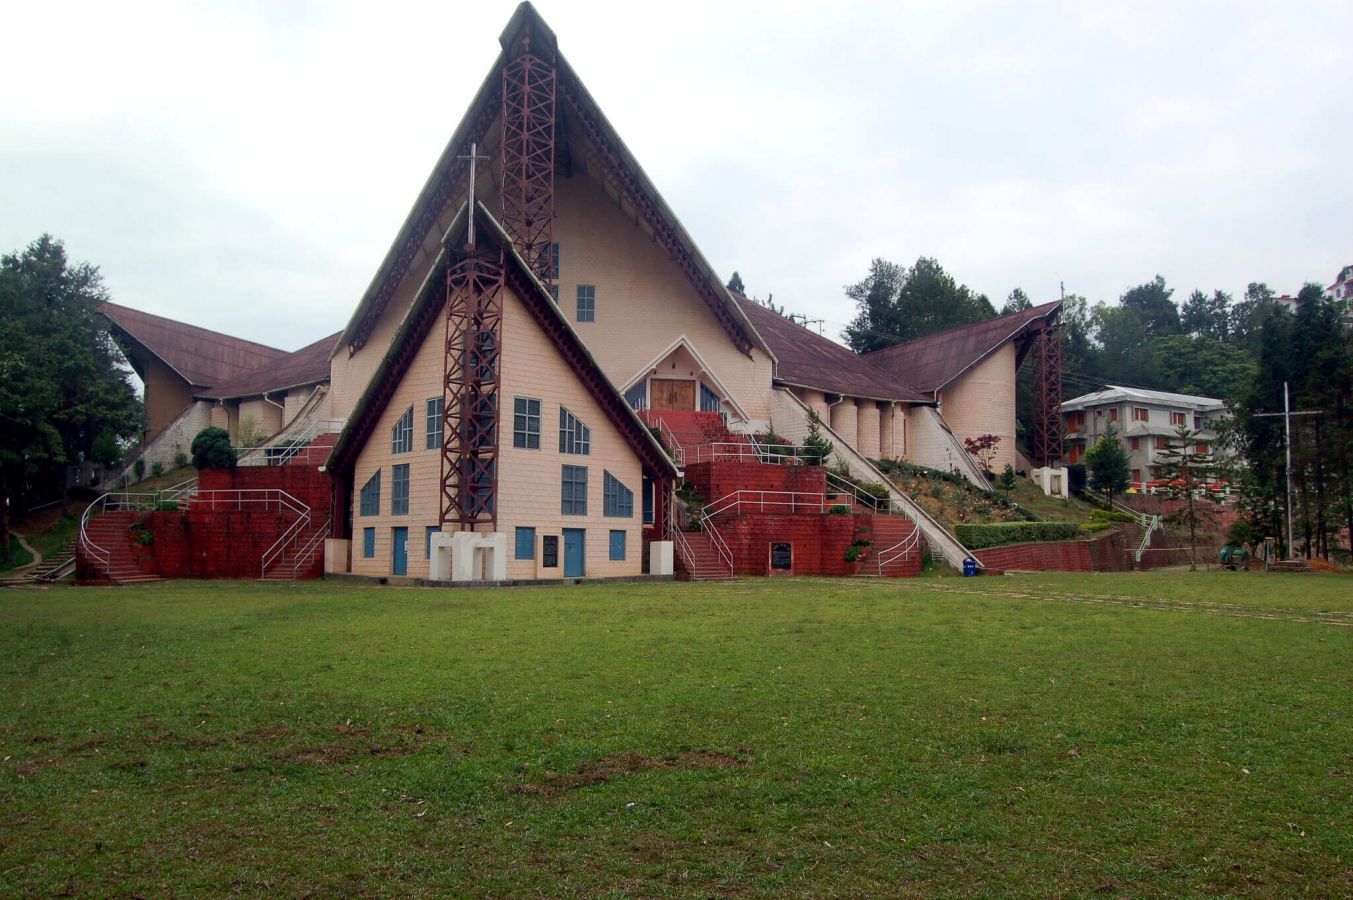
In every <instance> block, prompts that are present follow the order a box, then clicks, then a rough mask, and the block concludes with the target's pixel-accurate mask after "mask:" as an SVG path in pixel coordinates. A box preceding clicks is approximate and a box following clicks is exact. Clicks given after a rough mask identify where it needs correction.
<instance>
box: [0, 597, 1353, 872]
mask: <svg viewBox="0 0 1353 900" xmlns="http://www.w3.org/2000/svg"><path fill="white" fill-rule="evenodd" d="M1351 625H1353V580H1349V579H1347V578H1345V577H1341V576H1279V575H1268V576H1265V575H1261V574H1258V573H1254V574H1245V573H1212V574H1196V575H1187V574H1184V575H1180V574H1175V573H1172V574H1170V575H1163V574H1128V575H1094V576H1054V575H1049V576H1027V577H1014V576H1008V577H1004V578H990V579H957V578H943V579H916V580H908V581H890V582H879V581H873V580H865V579H840V580H795V581H783V580H781V581H768V580H764V579H762V580H749V581H742V582H736V583H732V584H725V585H698V584H697V585H687V584H663V585H615V586H611V585H606V586H586V587H568V588H525V589H517V590H464V591H437V590H427V589H403V588H377V587H371V588H367V587H363V586H358V585H351V584H333V583H328V584H326V583H309V584H297V585H264V584H255V583H222V582H215V583H207V582H173V583H162V584H155V585H150V586H144V587H134V588H132V587H128V588H115V589H101V588H51V589H45V590H11V591H8V592H0V679H3V680H2V681H0V757H3V765H0V894H5V895H12V894H30V893H32V894H52V893H58V892H61V891H67V890H69V891H72V892H74V893H77V894H95V895H105V894H118V895H129V894H141V895H145V896H152V895H155V896H158V895H169V894H175V895H195V894H203V893H206V894H223V893H229V892H234V891H242V892H250V893H267V894H281V895H292V896H295V895H302V894H306V893H309V892H317V893H322V894H325V895H333V894H361V893H370V894H401V895H402V894H409V893H427V894H447V893H453V894H467V893H468V894H493V895H500V896H502V895H522V894H535V893H540V894H548V895H560V894H564V895H569V894H572V895H595V894H609V895H643V896H648V895H655V894H673V895H691V896H710V895H720V894H725V893H733V894H740V893H746V894H757V895H782V894H787V893H788V894H812V895H817V894H832V895H884V894H886V895H894V896H895V895H898V894H908V895H930V894H934V893H979V894H1025V895H1048V894H1077V895H1079V894H1089V893H1095V892H1103V893H1122V894H1127V895H1134V896H1135V895H1166V894H1169V895H1176V894H1185V895H1187V894H1199V893H1205V892H1213V891H1222V892H1244V893H1255V894H1261V895H1290V894H1307V895H1314V896H1334V895H1348V894H1350V893H1353V821H1351V820H1353V692H1351V691H1350V680H1353V675H1350V673H1353V628H1350V627H1349V626H1351Z"/></svg>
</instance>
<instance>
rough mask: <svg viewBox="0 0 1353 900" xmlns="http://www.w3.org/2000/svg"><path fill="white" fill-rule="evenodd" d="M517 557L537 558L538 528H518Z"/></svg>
mask: <svg viewBox="0 0 1353 900" xmlns="http://www.w3.org/2000/svg"><path fill="white" fill-rule="evenodd" d="M516 557H517V559H535V558H536V530H535V529H534V528H518V529H517V552H516Z"/></svg>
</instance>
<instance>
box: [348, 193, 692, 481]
mask: <svg viewBox="0 0 1353 900" xmlns="http://www.w3.org/2000/svg"><path fill="white" fill-rule="evenodd" d="M469 215H470V213H469V209H468V206H467V205H465V204H462V205H461V209H460V212H458V213H457V214H456V217H455V219H454V220H453V222H452V224H451V227H450V229H448V231H447V232H446V235H445V237H444V239H443V248H442V250H441V252H440V253H439V254H438V255H437V258H436V259H435V260H434V261H433V264H432V268H431V269H430V270H429V272H428V275H427V277H426V278H424V279H423V284H422V286H421V287H420V288H419V290H418V293H417V294H416V295H415V296H414V300H413V303H412V304H410V306H409V309H408V311H407V312H406V313H405V314H404V318H403V319H402V320H401V321H400V323H399V327H398V328H397V329H396V331H395V335H394V338H393V339H392V340H391V341H390V346H389V347H388V348H387V349H386V352H385V356H384V357H383V358H382V359H381V363H380V366H379V367H378V368H377V369H376V374H375V375H373V376H372V378H371V381H370V382H368V384H367V386H366V390H364V391H363V392H362V396H361V398H360V399H359V400H358V401H357V404H356V406H354V407H353V410H352V413H351V414H350V415H349V416H348V421H347V425H346V426H344V428H343V431H342V433H341V434H339V436H338V442H337V443H336V444H335V445H334V448H333V451H332V452H331V453H330V455H329V459H328V461H327V462H326V464H325V466H326V468H332V469H333V470H334V471H337V472H348V471H350V470H351V469H352V467H353V465H354V464H355V463H356V460H357V455H358V454H359V453H360V452H361V449H362V447H363V446H364V445H365V444H366V442H367V440H368V439H369V438H370V437H371V434H372V432H373V431H374V430H375V428H376V423H377V422H378V421H379V419H380V417H381V414H382V413H383V412H384V411H385V408H386V406H388V405H389V402H390V398H391V397H392V396H393V395H394V392H395V389H396V388H397V387H398V386H399V383H400V380H401V379H402V378H403V377H404V373H405V372H406V371H407V370H408V366H409V363H410V361H411V360H412V359H413V357H414V355H416V354H417V352H418V349H419V348H420V347H421V346H422V345H423V342H424V341H425V340H426V339H427V337H428V335H429V334H430V333H431V331H432V329H433V327H434V326H435V325H436V324H437V323H438V322H439V321H441V319H442V317H443V316H444V315H445V309H446V273H447V270H448V269H449V268H450V266H451V265H452V262H453V259H454V256H455V254H454V253H453V252H452V251H450V250H448V249H447V248H448V247H458V246H461V245H462V244H463V240H462V238H463V237H464V235H465V234H466V232H467V231H468V225H469ZM474 215H475V223H476V228H477V231H478V233H479V242H480V243H481V244H488V245H489V247H492V248H495V249H504V251H505V252H504V254H503V255H504V258H505V281H506V284H507V286H508V288H510V289H511V290H512V292H513V293H514V294H516V296H517V297H518V298H519V299H520V300H521V301H522V304H523V305H524V306H525V307H526V309H527V310H528V311H529V312H530V313H531V315H532V316H533V318H534V319H535V322H536V325H537V326H538V327H539V328H540V329H541V330H542V331H544V332H545V333H546V334H547V335H549V337H550V339H551V342H552V343H553V344H554V346H555V347H556V348H557V349H558V351H559V352H560V353H561V354H562V355H563V356H564V358H565V359H566V360H568V362H569V365H570V367H571V369H572V371H573V372H574V374H575V375H576V376H577V378H578V380H579V381H581V382H582V383H583V385H584V386H585V387H586V388H587V389H588V391H589V392H590V393H591V394H592V397H593V398H594V399H595V400H596V401H597V405H598V406H600V407H601V409H602V411H603V413H605V414H606V417H607V418H608V419H609V420H610V421H611V423H612V424H613V425H615V427H616V430H617V431H619V432H620V435H621V437H622V438H624V439H625V442H626V443H627V444H629V446H630V448H631V449H632V450H634V452H635V455H636V456H638V457H639V459H640V460H641V461H642V463H643V465H644V467H645V468H646V469H647V470H648V471H650V472H654V473H661V474H663V475H667V476H673V477H674V476H675V475H676V474H677V470H676V466H675V465H674V464H673V463H672V460H671V458H670V457H669V456H668V455H667V452H666V451H665V450H663V448H662V445H661V444H659V443H658V441H657V439H656V438H655V437H653V434H652V432H650V431H649V430H648V428H647V426H645V425H644V423H643V422H641V421H640V420H639V417H638V415H636V414H635V412H634V410H632V409H631V408H630V405H629V404H628V403H626V402H625V399H624V397H622V396H621V395H620V392H619V391H618V390H616V387H615V385H614V384H612V383H611V381H610V379H608V378H607V377H606V374H605V372H603V371H602V369H601V366H600V365H598V364H597V361H596V360H595V359H594V358H593V357H592V354H591V353H589V352H588V350H587V347H586V346H584V344H583V341H582V338H581V337H579V336H578V333H577V332H576V331H574V330H573V326H572V325H570V324H569V322H568V319H567V318H565V316H564V314H563V313H562V312H561V311H560V309H559V306H558V304H556V303H555V302H554V299H553V298H552V297H551V296H550V294H549V291H547V290H546V289H545V285H543V284H542V283H541V282H540V280H539V279H538V278H537V277H536V276H535V274H534V273H532V272H531V271H530V269H529V267H528V266H527V265H526V262H525V261H524V260H523V259H522V258H521V256H520V255H518V253H517V251H516V250H515V249H513V247H512V243H511V239H510V238H509V237H508V235H507V232H506V231H504V230H503V227H502V225H500V224H499V223H498V220H497V219H495V218H494V217H493V214H492V213H490V212H489V211H488V209H487V208H486V207H485V206H484V204H482V203H477V204H476V210H475V213H474Z"/></svg>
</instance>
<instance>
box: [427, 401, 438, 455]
mask: <svg viewBox="0 0 1353 900" xmlns="http://www.w3.org/2000/svg"><path fill="white" fill-rule="evenodd" d="M441 445H442V398H441V397H433V398H432V399H431V400H429V401H428V411H427V441H426V443H425V444H424V446H423V449H424V450H436V449H438V448H439V447H441Z"/></svg>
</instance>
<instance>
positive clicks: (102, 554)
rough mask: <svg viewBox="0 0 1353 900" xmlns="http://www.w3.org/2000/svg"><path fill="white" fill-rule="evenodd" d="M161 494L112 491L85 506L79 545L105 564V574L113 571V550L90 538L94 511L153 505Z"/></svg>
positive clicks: (87, 554)
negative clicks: (90, 526)
mask: <svg viewBox="0 0 1353 900" xmlns="http://www.w3.org/2000/svg"><path fill="white" fill-rule="evenodd" d="M159 496H160V495H159V494H158V493H157V494H151V493H147V492H140V491H137V492H129V491H112V492H110V493H107V494H102V495H100V496H99V497H98V498H97V499H95V500H94V502H93V503H91V504H89V505H88V506H86V507H85V511H84V513H82V514H81V516H80V538H79V541H78V542H77V546H78V547H80V548H82V549H83V550H84V551H85V555H86V556H88V557H91V558H92V559H93V560H94V562H96V563H98V564H100V565H102V566H103V571H104V574H108V573H109V572H110V571H111V569H112V564H113V554H112V551H110V550H108V549H105V548H103V547H100V546H99V545H98V544H96V543H94V542H93V541H92V540H90V537H89V520H90V519H91V518H92V517H93V515H94V511H95V510H96V509H97V510H98V511H99V512H108V511H110V510H112V511H114V512H122V511H123V510H124V509H141V508H142V507H143V506H146V505H152V506H153V505H154V504H155V503H156V502H157V500H158V499H159ZM134 497H144V498H148V499H146V500H133V499H132V498H134Z"/></svg>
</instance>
